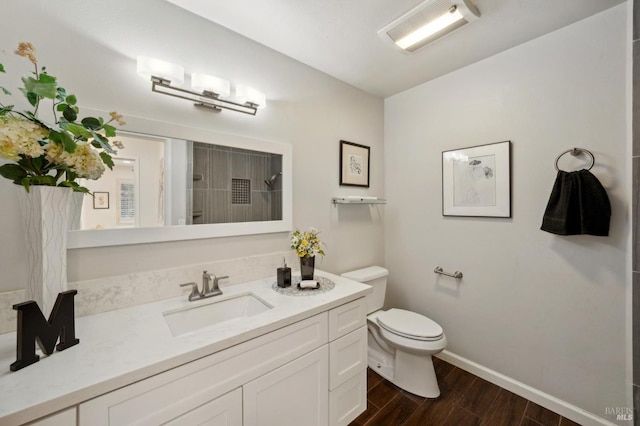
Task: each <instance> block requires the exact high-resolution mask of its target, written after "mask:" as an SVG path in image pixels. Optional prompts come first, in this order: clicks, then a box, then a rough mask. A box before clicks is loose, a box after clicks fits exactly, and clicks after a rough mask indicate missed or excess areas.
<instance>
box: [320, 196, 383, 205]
mask: <svg viewBox="0 0 640 426" xmlns="http://www.w3.org/2000/svg"><path fill="white" fill-rule="evenodd" d="M331 202H332V203H333V204H387V200H385V199H383V198H366V197H362V198H360V197H357V198H356V197H333V198H332V199H331Z"/></svg>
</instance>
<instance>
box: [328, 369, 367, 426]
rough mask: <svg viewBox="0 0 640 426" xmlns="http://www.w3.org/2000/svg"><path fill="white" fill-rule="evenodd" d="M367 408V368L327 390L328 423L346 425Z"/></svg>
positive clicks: (338, 425)
mask: <svg viewBox="0 0 640 426" xmlns="http://www.w3.org/2000/svg"><path fill="white" fill-rule="evenodd" d="M366 409H367V370H361V371H360V372H359V373H357V374H356V375H355V376H353V377H352V378H350V379H349V380H347V381H346V382H344V383H343V384H341V385H340V386H338V388H336V389H335V390H333V391H331V392H329V422H330V423H329V424H330V425H331V426H347V425H348V424H349V423H351V422H352V421H353V420H354V419H355V418H356V417H358V416H359V415H360V414H362V413H364V411H365V410H366Z"/></svg>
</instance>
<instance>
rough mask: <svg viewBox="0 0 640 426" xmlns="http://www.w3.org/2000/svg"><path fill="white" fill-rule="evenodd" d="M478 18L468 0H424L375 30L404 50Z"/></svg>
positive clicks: (429, 41) (415, 48) (475, 10)
mask: <svg viewBox="0 0 640 426" xmlns="http://www.w3.org/2000/svg"><path fill="white" fill-rule="evenodd" d="M479 17H480V11H478V9H477V8H476V7H475V6H474V4H473V3H471V0H427V1H425V2H423V3H421V4H419V5H418V6H416V7H414V8H413V9H411V10H410V11H409V12H407V13H405V14H404V15H402V16H401V17H399V18H398V19H396V20H395V21H393V22H392V23H390V24H389V25H387V26H385V27H384V28H382V29H381V30H380V31H378V35H380V36H381V37H383V38H384V39H386V40H390V41H391V42H393V43H394V45H396V46H398V47H400V48H401V49H403V50H404V51H407V52H415V51H416V50H418V49H420V48H421V47H424V46H426V45H427V44H429V43H431V42H433V41H435V40H438V39H439V38H441V37H444V36H445V35H447V34H451V33H452V32H453V31H455V30H457V29H459V28H461V27H463V26H464V25H466V24H468V23H469V22H473V21H475V20H476V19H478V18H479Z"/></svg>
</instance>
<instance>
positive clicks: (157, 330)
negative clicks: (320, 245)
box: [0, 271, 371, 425]
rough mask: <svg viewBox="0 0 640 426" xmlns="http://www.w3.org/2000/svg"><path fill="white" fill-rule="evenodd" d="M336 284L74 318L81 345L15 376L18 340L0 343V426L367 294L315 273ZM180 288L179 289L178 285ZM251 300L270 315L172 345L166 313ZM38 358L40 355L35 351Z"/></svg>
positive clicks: (263, 284)
mask: <svg viewBox="0 0 640 426" xmlns="http://www.w3.org/2000/svg"><path fill="white" fill-rule="evenodd" d="M316 273H317V274H318V275H320V276H324V277H326V278H329V279H330V280H332V281H334V282H335V284H336V286H335V288H334V289H332V290H331V291H328V292H325V293H318V294H313V295H309V296H290V295H284V294H279V293H277V292H276V291H274V290H273V289H272V288H271V286H272V284H273V283H274V281H275V279H273V278H268V279H263V280H258V281H253V282H249V283H245V284H238V285H233V286H229V287H222V290H223V292H224V294H223V295H222V296H216V297H214V298H209V299H204V300H201V301H195V302H188V301H187V299H186V297H185V296H183V297H180V298H175V299H168V300H163V301H160V302H155V303H149V304H145V305H139V306H134V307H131V308H127V309H121V310H116V311H110V312H105V313H101V314H98V315H91V316H86V317H79V318H76V337H77V338H79V339H80V343H79V344H78V345H76V346H73V347H71V348H69V349H66V350H64V351H62V352H57V351H54V352H53V354H52V355H50V356H48V357H47V356H44V355H41V357H40V361H39V362H37V363H35V364H33V365H30V366H28V367H25V368H23V369H21V370H19V371H16V372H11V371H9V365H10V364H11V363H12V362H14V361H15V359H16V333H7V334H2V335H0V364H1V366H0V424H2V425H10V424H11V425H13V424H22V423H25V422H28V421H31V420H34V419H37V418H39V417H42V416H44V415H47V414H49V413H53V412H56V411H58V410H61V409H63V408H66V407H69V406H73V405H76V404H79V403H81V402H83V401H86V400H89V399H91V398H94V397H96V396H98V395H101V394H104V393H107V392H110V391H112V390H114V389H117V388H120V387H122V386H126V385H128V384H131V383H133V382H136V381H138V380H141V379H144V378H146V377H149V376H151V375H154V374H157V373H160V372H162V371H165V370H168V369H170V368H174V367H176V366H179V365H182V364H185V363H187V362H190V361H193V360H196V359H198V358H201V357H203V356H206V355H209V354H212V353H214V352H218V351H220V350H223V349H226V348H228V347H231V346H233V345H236V344H238V343H241V342H245V341H247V340H250V339H253V338H255V337H258V336H260V335H263V334H265V333H269V332H271V331H274V330H276V329H278V328H281V327H284V326H287V325H289V324H293V323H295V322H297V321H300V320H302V319H305V318H308V317H311V316H313V315H316V314H318V313H320V312H324V311H326V310H328V309H331V308H334V307H336V306H340V305H342V304H344V303H347V302H349V301H351V300H355V299H357V298H359V297H362V296H364V295H366V294H369V293H370V292H371V287H369V286H367V285H365V284H361V283H357V282H355V281H351V280H347V279H345V278H342V277H339V276H337V275H333V274H329V273H326V272H322V271H316ZM177 284H178V283H176V285H177ZM246 292H252V293H254V294H255V295H256V296H258V297H260V298H261V299H263V300H264V301H266V302H267V303H269V304H271V305H272V306H273V307H274V308H273V309H270V310H268V311H266V312H263V313H260V314H258V315H255V316H252V317H248V318H243V319H242V320H234V321H229V322H226V323H222V324H220V325H212V326H208V327H205V328H201V329H199V330H196V331H194V332H192V333H189V334H186V335H183V336H179V337H173V335H172V334H171V332H170V330H169V327H168V326H167V324H166V322H165V320H164V317H163V314H162V313H163V312H165V311H169V310H173V309H179V308H181V307H187V306H195V304H199V303H201V304H206V303H210V302H211V301H213V300H214V299H216V298H219V299H216V300H221V299H223V298H227V297H230V296H234V295H238V294H242V293H246ZM38 352H39V351H38Z"/></svg>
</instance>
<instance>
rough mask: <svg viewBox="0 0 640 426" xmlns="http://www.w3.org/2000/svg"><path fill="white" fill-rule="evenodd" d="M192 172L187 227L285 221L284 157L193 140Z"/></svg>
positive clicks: (190, 147)
mask: <svg viewBox="0 0 640 426" xmlns="http://www.w3.org/2000/svg"><path fill="white" fill-rule="evenodd" d="M187 174H188V178H187V222H188V223H187V224H194V225H196V224H215V223H236V222H260V221H275V220H282V154H276V153H270V152H263V151H255V150H250V149H242V148H235V147H230V146H223V145H215V144H210V143H200V142H187ZM189 221H190V222H189Z"/></svg>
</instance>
